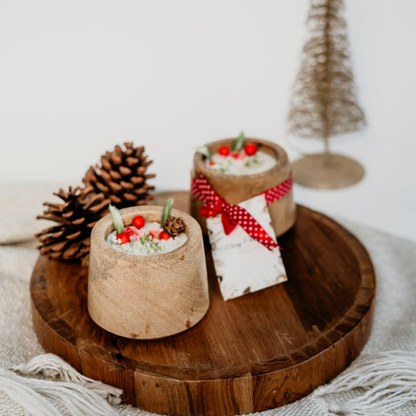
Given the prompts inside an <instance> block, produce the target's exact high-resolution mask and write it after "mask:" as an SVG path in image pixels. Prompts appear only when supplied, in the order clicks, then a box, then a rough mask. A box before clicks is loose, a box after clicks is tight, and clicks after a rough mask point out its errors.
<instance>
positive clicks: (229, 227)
mask: <svg viewBox="0 0 416 416" xmlns="http://www.w3.org/2000/svg"><path fill="white" fill-rule="evenodd" d="M221 221H222V226H223V227H224V233H225V235H229V234H231V232H232V231H233V230H234V228H235V227H236V226H237V224H233V223H232V222H231V221H230V217H229V216H228V215H227V214H226V213H225V212H222V213H221Z"/></svg>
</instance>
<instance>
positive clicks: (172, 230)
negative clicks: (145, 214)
mask: <svg viewBox="0 0 416 416" xmlns="http://www.w3.org/2000/svg"><path fill="white" fill-rule="evenodd" d="M185 228H186V225H185V221H184V220H183V219H182V218H178V217H168V218H166V221H165V222H164V223H163V229H164V230H165V231H166V232H167V233H168V234H169V235H170V236H171V237H176V236H177V235H179V234H181V233H183V232H184V231H185Z"/></svg>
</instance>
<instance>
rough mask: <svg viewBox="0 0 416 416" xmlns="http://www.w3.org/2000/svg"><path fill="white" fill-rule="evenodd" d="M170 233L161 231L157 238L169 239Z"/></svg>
mask: <svg viewBox="0 0 416 416" xmlns="http://www.w3.org/2000/svg"><path fill="white" fill-rule="evenodd" d="M169 238H170V235H169V234H168V233H167V232H166V231H161V232H160V234H159V240H169Z"/></svg>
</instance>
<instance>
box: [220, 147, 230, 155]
mask: <svg viewBox="0 0 416 416" xmlns="http://www.w3.org/2000/svg"><path fill="white" fill-rule="evenodd" d="M218 153H219V154H220V155H222V156H228V155H229V154H230V148H229V147H228V146H221V147H220V150H218Z"/></svg>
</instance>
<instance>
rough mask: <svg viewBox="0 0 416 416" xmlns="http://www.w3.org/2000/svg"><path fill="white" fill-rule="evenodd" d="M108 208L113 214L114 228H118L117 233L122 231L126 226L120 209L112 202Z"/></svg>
mask: <svg viewBox="0 0 416 416" xmlns="http://www.w3.org/2000/svg"><path fill="white" fill-rule="evenodd" d="M108 208H109V210H110V213H111V216H112V217H113V222H114V228H115V229H116V233H117V234H120V233H122V232H123V231H124V229H125V228H126V227H125V226H124V222H123V218H122V217H121V214H120V211H119V210H118V209H117V208H116V207H115V206H114V205H111V204H110V205H109V206H108Z"/></svg>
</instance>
